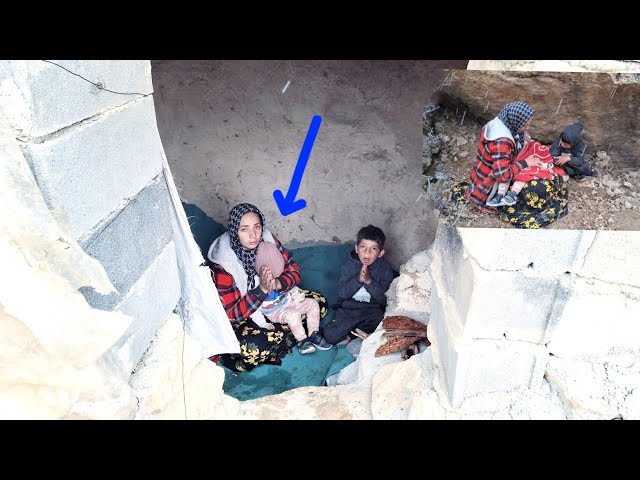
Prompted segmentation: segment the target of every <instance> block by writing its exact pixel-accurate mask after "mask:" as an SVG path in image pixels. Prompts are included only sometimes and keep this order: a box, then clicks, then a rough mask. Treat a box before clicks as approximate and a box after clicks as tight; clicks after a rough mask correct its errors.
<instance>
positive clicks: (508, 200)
mask: <svg viewBox="0 0 640 480" xmlns="http://www.w3.org/2000/svg"><path fill="white" fill-rule="evenodd" d="M517 201H518V196H517V194H516V192H514V191H513V190H509V193H507V194H506V195H505V196H504V197H502V201H501V202H500V205H498V206H499V207H503V206H504V207H510V206H511V205H515V204H516V202H517Z"/></svg>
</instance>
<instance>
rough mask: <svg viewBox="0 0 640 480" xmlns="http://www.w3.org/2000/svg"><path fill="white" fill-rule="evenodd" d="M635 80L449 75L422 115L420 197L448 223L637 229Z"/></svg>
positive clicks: (623, 76) (639, 110) (638, 106)
mask: <svg viewBox="0 0 640 480" xmlns="http://www.w3.org/2000/svg"><path fill="white" fill-rule="evenodd" d="M638 77H639V76H638V75H637V74H633V73H576V72H517V71H474V70H458V71H453V70H452V71H449V72H448V74H447V75H446V76H445V77H444V79H443V81H442V82H441V83H440V84H439V85H438V86H437V87H436V95H434V98H436V99H437V100H436V101H435V102H433V103H429V104H427V105H425V108H424V111H423V116H422V127H423V145H422V156H423V158H422V161H423V179H424V193H425V195H427V196H428V197H429V198H430V199H432V201H433V202H434V204H435V207H436V209H437V210H438V212H439V215H440V216H441V217H442V218H443V220H444V222H445V223H446V224H447V225H449V226H458V227H495V228H528V229H536V228H559V229H572V230H573V229H575V230H640V159H639V157H638V152H639V150H640V138H639V137H638V127H639V123H640V82H639V78H638Z"/></svg>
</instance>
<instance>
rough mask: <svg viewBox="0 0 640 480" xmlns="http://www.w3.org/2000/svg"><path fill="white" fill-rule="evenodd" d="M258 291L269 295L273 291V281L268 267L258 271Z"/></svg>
mask: <svg viewBox="0 0 640 480" xmlns="http://www.w3.org/2000/svg"><path fill="white" fill-rule="evenodd" d="M260 289H261V290H262V291H263V292H264V293H271V291H272V290H273V289H275V279H274V278H273V274H272V273H271V269H270V268H269V267H262V268H261V269H260Z"/></svg>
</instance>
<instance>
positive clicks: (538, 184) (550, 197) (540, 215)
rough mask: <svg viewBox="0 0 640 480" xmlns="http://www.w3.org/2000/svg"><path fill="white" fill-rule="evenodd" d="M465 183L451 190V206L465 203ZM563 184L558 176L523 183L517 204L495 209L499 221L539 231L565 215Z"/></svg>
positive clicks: (565, 199) (565, 187) (565, 196)
mask: <svg viewBox="0 0 640 480" xmlns="http://www.w3.org/2000/svg"><path fill="white" fill-rule="evenodd" d="M468 185H469V182H467V181H464V182H458V183H456V184H455V185H454V186H453V188H452V189H451V200H452V201H453V203H454V204H455V205H462V204H464V203H467V198H466V196H465V193H466V190H467V186H468ZM568 200H569V193H568V191H567V184H566V182H565V181H564V180H562V178H561V177H555V178H554V179H553V180H531V181H529V182H527V183H525V184H524V186H523V187H522V190H521V191H520V193H519V194H518V201H517V202H516V203H515V205H512V206H510V207H498V209H497V210H498V214H499V216H500V219H501V220H502V221H504V222H507V223H508V224H510V225H513V226H514V227H516V228H541V227H546V226H547V225H549V224H550V223H553V222H555V221H556V220H558V219H560V218H562V217H564V216H565V215H566V214H567V213H569V207H568Z"/></svg>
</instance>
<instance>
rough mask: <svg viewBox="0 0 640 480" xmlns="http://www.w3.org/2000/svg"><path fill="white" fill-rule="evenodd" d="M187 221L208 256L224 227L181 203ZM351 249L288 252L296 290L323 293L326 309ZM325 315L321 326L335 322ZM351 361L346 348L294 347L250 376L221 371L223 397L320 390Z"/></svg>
mask: <svg viewBox="0 0 640 480" xmlns="http://www.w3.org/2000/svg"><path fill="white" fill-rule="evenodd" d="M183 207H184V209H185V212H186V214H187V218H188V219H189V225H190V226H191V231H192V233H193V236H194V238H195V240H196V243H197V244H198V245H199V247H200V249H201V250H202V252H203V255H204V256H205V258H206V253H207V251H208V249H209V245H211V243H212V242H213V241H214V240H215V239H216V238H217V237H218V236H220V235H222V233H224V232H225V228H224V227H223V226H222V225H220V224H218V223H216V222H215V221H214V220H213V219H211V218H210V217H208V216H207V215H206V214H205V213H204V212H203V211H202V210H200V209H199V208H198V207H197V206H195V205H190V204H187V203H183ZM352 248H353V246H352V245H320V246H314V247H304V248H297V249H289V251H290V252H291V254H292V255H293V258H294V260H295V261H296V263H297V264H298V266H299V267H300V271H301V273H302V280H301V282H300V287H301V288H305V289H309V290H313V291H316V292H318V293H321V294H322V295H324V296H325V297H326V298H327V302H328V303H329V306H331V305H333V304H334V303H336V302H337V301H338V293H337V286H338V279H339V277H340V266H341V265H342V262H343V260H344V259H345V257H346V256H347V254H348V253H349V252H350V251H351V249H352ZM333 314H334V310H333V309H331V308H329V311H328V313H327V315H326V317H325V318H324V319H322V322H321V325H324V324H325V323H327V322H328V321H330V320H331V319H332V318H333ZM353 361H354V358H353V356H352V355H351V354H349V353H348V352H347V351H346V350H345V347H344V346H340V347H338V346H334V347H333V348H332V349H331V350H325V351H322V350H316V351H315V352H314V353H312V354H308V355H300V353H298V350H297V348H295V347H294V348H293V350H292V353H290V354H289V355H287V356H286V357H284V358H283V359H282V365H279V366H276V365H260V366H259V367H257V368H255V369H253V370H251V371H250V372H242V373H234V372H231V371H230V370H227V369H224V370H225V381H224V385H223V390H224V393H226V394H227V395H229V396H231V397H234V398H237V399H238V400H252V399H254V398H260V397H264V396H266V395H274V394H277V393H282V392H285V391H287V390H291V389H293V388H297V387H306V386H321V385H324V381H325V379H326V378H327V377H329V376H331V375H333V374H334V373H337V372H339V371H340V370H341V369H342V368H344V367H345V366H347V365H349V364H350V363H352V362H353Z"/></svg>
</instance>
